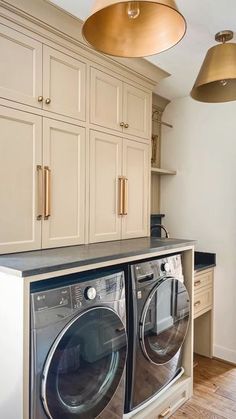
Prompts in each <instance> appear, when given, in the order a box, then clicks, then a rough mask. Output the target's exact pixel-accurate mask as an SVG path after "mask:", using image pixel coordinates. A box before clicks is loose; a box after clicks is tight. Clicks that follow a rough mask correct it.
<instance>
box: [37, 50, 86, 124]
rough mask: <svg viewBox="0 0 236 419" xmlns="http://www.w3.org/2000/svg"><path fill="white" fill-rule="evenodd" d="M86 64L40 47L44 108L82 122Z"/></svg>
mask: <svg viewBox="0 0 236 419" xmlns="http://www.w3.org/2000/svg"><path fill="white" fill-rule="evenodd" d="M85 80H86V65H85V64H84V63H83V62H81V61H79V60H77V59H75V58H73V57H71V56H69V55H67V54H64V53H62V52H60V51H57V50H55V49H53V48H50V47H48V46H45V45H44V46H43V108H44V109H46V110H49V111H51V112H55V113H58V114H61V115H65V116H68V117H71V118H75V119H80V120H82V121H84V120H85Z"/></svg>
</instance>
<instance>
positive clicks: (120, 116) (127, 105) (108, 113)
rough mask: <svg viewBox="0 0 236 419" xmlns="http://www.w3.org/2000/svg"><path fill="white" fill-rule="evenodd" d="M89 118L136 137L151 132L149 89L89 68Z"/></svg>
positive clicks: (148, 134)
mask: <svg viewBox="0 0 236 419" xmlns="http://www.w3.org/2000/svg"><path fill="white" fill-rule="evenodd" d="M90 102H91V107H90V122H91V123H92V124H96V125H100V126H103V127H106V128H110V129H114V130H116V131H119V132H120V133H123V134H124V135H126V134H130V135H134V136H137V137H140V138H145V139H149V138H150V133H151V93H150V92H147V91H145V90H143V89H141V88H138V87H136V86H132V85H130V84H128V83H125V82H123V81H121V80H119V79H117V78H116V77H113V76H111V75H109V74H107V73H104V72H102V71H101V70H98V69H95V68H91V93H90Z"/></svg>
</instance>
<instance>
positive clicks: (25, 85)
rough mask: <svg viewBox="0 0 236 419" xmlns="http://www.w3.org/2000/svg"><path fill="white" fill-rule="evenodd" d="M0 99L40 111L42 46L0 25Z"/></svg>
mask: <svg viewBox="0 0 236 419" xmlns="http://www.w3.org/2000/svg"><path fill="white" fill-rule="evenodd" d="M0 51H1V65H0V97H2V98H5V99H9V100H13V101H15V102H20V103H24V104H26V105H30V106H36V107H41V106H42V104H41V102H39V101H38V97H39V96H40V95H42V44H41V43H40V42H38V41H35V40H34V39H32V38H30V37H28V36H26V35H23V34H22V33H20V32H18V31H15V30H14V29H10V28H8V27H7V26H4V25H0Z"/></svg>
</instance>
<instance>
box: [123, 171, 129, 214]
mask: <svg viewBox="0 0 236 419" xmlns="http://www.w3.org/2000/svg"><path fill="white" fill-rule="evenodd" d="M123 181H124V190H123V192H124V198H123V215H128V179H127V178H126V177H124V178H123Z"/></svg>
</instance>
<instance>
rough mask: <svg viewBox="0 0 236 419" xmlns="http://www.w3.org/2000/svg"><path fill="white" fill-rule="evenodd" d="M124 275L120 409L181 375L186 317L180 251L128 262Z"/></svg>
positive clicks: (187, 305) (150, 395) (134, 405)
mask: <svg viewBox="0 0 236 419" xmlns="http://www.w3.org/2000/svg"><path fill="white" fill-rule="evenodd" d="M130 274H131V278H130V281H129V290H128V291H129V292H128V304H127V308H128V310H129V312H128V338H129V355H128V365H127V387H126V402H125V413H128V412H131V411H132V410H134V409H136V408H138V407H139V406H141V405H142V404H144V403H145V402H147V401H148V400H150V399H152V398H153V396H154V395H156V394H157V393H158V392H159V391H160V390H162V389H164V388H165V387H166V386H167V385H169V383H170V382H171V381H172V380H174V379H176V377H177V376H178V374H179V375H180V374H182V372H183V368H182V348H183V343H184V340H185V337H186V334H187V330H188V325H189V318H190V301H189V295H188V291H187V289H186V287H185V285H184V278H183V274H182V264H181V255H180V254H178V255H172V256H168V257H164V258H160V259H155V260H148V261H145V262H141V263H136V264H133V265H131V266H130Z"/></svg>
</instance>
